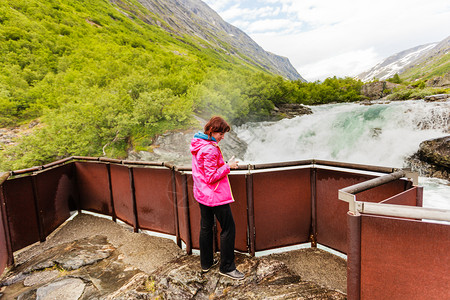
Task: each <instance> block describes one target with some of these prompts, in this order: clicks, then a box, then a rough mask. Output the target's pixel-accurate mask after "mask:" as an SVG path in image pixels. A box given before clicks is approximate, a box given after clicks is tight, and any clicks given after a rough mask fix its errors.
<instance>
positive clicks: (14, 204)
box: [3, 176, 40, 251]
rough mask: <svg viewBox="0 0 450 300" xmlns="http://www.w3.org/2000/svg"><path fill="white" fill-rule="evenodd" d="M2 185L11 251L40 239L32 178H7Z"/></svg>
mask: <svg viewBox="0 0 450 300" xmlns="http://www.w3.org/2000/svg"><path fill="white" fill-rule="evenodd" d="M3 187H4V197H5V202H6V213H7V214H8V221H9V229H10V232H11V244H12V251H17V250H19V249H22V248H24V247H26V246H28V245H31V244H33V243H35V242H37V241H39V240H40V237H39V225H38V221H39V220H38V218H37V215H36V205H35V202H34V196H33V184H32V178H31V176H26V177H21V178H14V179H12V180H7V181H5V182H4V183H3ZM24 220H26V222H24Z"/></svg>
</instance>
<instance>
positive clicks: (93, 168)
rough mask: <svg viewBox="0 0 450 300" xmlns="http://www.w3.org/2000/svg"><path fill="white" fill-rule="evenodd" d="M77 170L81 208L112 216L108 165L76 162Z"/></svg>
mask: <svg viewBox="0 0 450 300" xmlns="http://www.w3.org/2000/svg"><path fill="white" fill-rule="evenodd" d="M75 168H76V177H77V190H78V194H79V199H80V206H81V207H80V208H81V209H83V210H89V211H93V212H97V213H101V214H104V215H111V213H112V211H111V203H110V195H109V183H108V174H107V169H106V165H105V164H104V163H95V162H76V163H75Z"/></svg>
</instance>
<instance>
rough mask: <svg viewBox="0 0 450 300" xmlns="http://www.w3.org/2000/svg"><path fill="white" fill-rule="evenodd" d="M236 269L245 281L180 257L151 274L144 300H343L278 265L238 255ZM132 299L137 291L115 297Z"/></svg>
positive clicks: (270, 260)
mask: <svg viewBox="0 0 450 300" xmlns="http://www.w3.org/2000/svg"><path fill="white" fill-rule="evenodd" d="M236 266H237V269H238V270H240V271H241V272H243V273H244V274H245V276H246V277H245V279H244V280H240V281H237V280H233V279H230V278H228V277H224V276H222V275H220V274H219V270H218V269H219V268H218V267H215V268H213V269H211V270H210V271H209V272H208V273H206V274H204V273H202V272H201V270H200V265H199V258H198V256H184V257H181V258H179V259H177V260H175V261H173V262H172V263H171V264H169V265H166V266H163V267H162V268H160V269H158V270H157V271H155V272H154V273H153V274H151V276H150V277H149V279H148V280H147V282H150V283H151V284H150V286H151V288H150V289H147V291H148V293H149V294H148V295H147V298H143V299H154V298H158V297H159V298H162V299H275V298H276V299H294V298H295V299H303V298H304V299H345V295H344V294H342V293H340V292H338V291H334V290H329V289H325V288H323V287H320V286H319V285H317V284H315V283H312V282H307V281H302V280H301V278H300V276H298V275H296V274H294V273H293V272H292V271H290V270H289V269H288V268H287V266H286V265H285V264H284V263H283V262H280V261H276V260H273V259H270V258H262V259H258V258H255V257H253V258H252V257H249V256H246V255H243V254H237V255H236ZM133 295H134V296H135V295H136V289H134V290H130V291H127V292H124V293H122V294H120V295H116V297H118V299H130V298H133ZM141 296H142V295H141Z"/></svg>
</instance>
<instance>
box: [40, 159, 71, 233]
mask: <svg viewBox="0 0 450 300" xmlns="http://www.w3.org/2000/svg"><path fill="white" fill-rule="evenodd" d="M36 188H37V197H38V201H39V204H38V206H39V210H40V216H41V218H42V225H43V233H44V235H45V236H48V235H49V234H50V233H52V232H53V230H55V229H56V228H57V227H58V226H60V225H61V224H62V223H64V222H65V221H66V220H67V219H68V218H69V217H70V209H69V202H74V186H73V164H67V165H63V166H59V167H57V168H53V169H50V170H46V171H44V172H41V173H38V174H37V175H36Z"/></svg>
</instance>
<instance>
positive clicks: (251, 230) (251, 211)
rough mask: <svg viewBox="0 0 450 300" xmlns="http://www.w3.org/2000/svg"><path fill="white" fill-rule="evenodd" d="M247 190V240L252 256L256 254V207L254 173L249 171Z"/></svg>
mask: <svg viewBox="0 0 450 300" xmlns="http://www.w3.org/2000/svg"><path fill="white" fill-rule="evenodd" d="M245 182H246V190H247V220H248V224H247V242H248V248H249V252H250V255H251V256H255V252H256V249H255V239H256V237H255V207H254V203H253V174H252V173H250V165H249V172H248V173H247V174H246V175H245Z"/></svg>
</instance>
